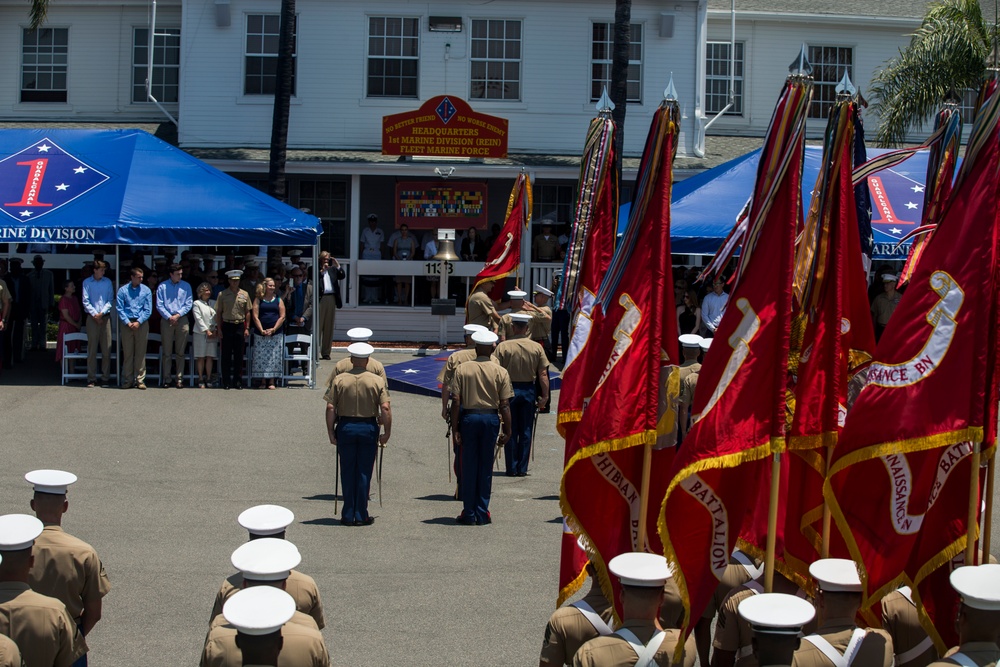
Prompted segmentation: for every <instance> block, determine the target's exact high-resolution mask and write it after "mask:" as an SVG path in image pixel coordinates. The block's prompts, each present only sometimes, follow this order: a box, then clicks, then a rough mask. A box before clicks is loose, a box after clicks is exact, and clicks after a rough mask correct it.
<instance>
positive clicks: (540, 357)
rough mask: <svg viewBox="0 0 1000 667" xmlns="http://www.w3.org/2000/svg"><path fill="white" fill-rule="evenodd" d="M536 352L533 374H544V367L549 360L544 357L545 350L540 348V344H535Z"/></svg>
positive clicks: (547, 364)
mask: <svg viewBox="0 0 1000 667" xmlns="http://www.w3.org/2000/svg"><path fill="white" fill-rule="evenodd" d="M536 347H537V348H538V353H537V354H536V355H535V356H536V360H535V374H536V376H537V374H538V373H541V374H543V375H544V374H545V369H546V368H548V367H549V360H548V359H546V358H545V350H543V349H542V346H541V345H537V344H536Z"/></svg>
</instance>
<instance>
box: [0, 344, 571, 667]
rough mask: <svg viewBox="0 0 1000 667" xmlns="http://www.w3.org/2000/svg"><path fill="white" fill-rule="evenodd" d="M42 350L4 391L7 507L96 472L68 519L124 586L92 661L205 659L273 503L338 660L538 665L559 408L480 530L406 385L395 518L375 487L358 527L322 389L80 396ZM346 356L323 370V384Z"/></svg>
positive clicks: (8, 377)
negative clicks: (55, 476)
mask: <svg viewBox="0 0 1000 667" xmlns="http://www.w3.org/2000/svg"><path fill="white" fill-rule="evenodd" d="M30 354H31V355H33V356H32V357H31V359H30V363H29V364H26V365H23V366H18V367H16V368H14V369H13V370H12V371H9V372H8V371H5V372H4V375H3V378H2V382H3V384H2V385H0V405H2V406H3V411H2V414H3V418H2V422H0V423H2V427H0V428H2V433H3V436H2V441H3V443H4V444H3V447H2V451H3V465H2V466H0V489H2V491H0V514H6V513H12V512H22V513H28V514H30V513H31V510H30V508H29V507H28V502H29V500H30V498H31V487H30V486H29V485H28V484H27V483H26V482H25V481H24V478H23V476H24V473H26V472H28V471H30V470H33V469H36V468H59V469H65V470H69V471H72V472H74V473H76V474H77V475H79V477H80V481H79V482H78V483H77V484H75V485H74V486H73V487H72V488H71V489H70V494H69V501H70V509H69V512H68V513H67V514H66V515H65V517H64V522H63V525H64V527H65V528H66V529H67V531H69V532H71V533H73V534H75V535H77V536H79V537H80V538H81V539H84V540H86V541H88V542H90V543H91V544H92V545H93V546H94V547H95V548H96V549H97V551H98V553H99V554H100V556H101V559H102V560H103V562H104V565H105V567H106V569H107V571H108V576H109V577H110V579H111V584H112V589H111V593H110V594H109V595H108V596H107V597H106V598H105V599H104V618H103V619H102V620H101V622H100V623H98V625H97V627H96V628H95V629H94V631H93V632H92V633H91V634H90V636H89V637H88V643H89V644H90V647H91V653H90V664H92V665H100V666H102V667H135V666H136V665H143V666H144V667H158V666H160V667H178V666H179V665H196V664H197V663H198V659H199V656H200V653H201V648H202V645H203V643H204V639H205V634H206V632H207V630H208V621H209V618H208V617H209V613H210V612H211V609H212V603H213V601H214V599H215V594H216V592H217V591H218V589H219V586H220V584H221V583H222V581H223V579H224V578H225V577H227V576H229V575H230V574H232V572H233V571H234V570H233V568H232V566H231V564H230V562H229V557H230V554H231V553H232V551H233V550H234V549H235V548H236V547H238V546H239V545H240V544H242V543H244V542H245V541H246V539H247V533H246V531H244V530H243V529H242V528H240V526H239V525H238V524H237V523H236V517H237V515H239V513H240V512H241V511H243V510H244V509H246V508H247V507H250V506H252V505H257V504H262V503H275V504H279V505H284V506H286V507H288V508H289V509H291V510H292V511H293V512H294V513H295V522H294V523H293V524H292V525H291V526H289V528H288V532H287V538H288V539H289V540H291V541H292V542H294V543H295V544H296V545H297V546H298V548H299V550H300V552H301V553H302V564H301V565H300V566H299V568H298V569H299V570H301V571H302V572H304V573H306V574H309V575H311V576H312V577H314V578H315V579H316V583H317V585H318V587H319V590H320V595H321V597H322V602H323V606H324V608H325V613H326V628H325V629H324V630H323V635H324V637H325V639H326V644H327V647H328V648H329V650H330V655H331V659H332V663H333V664H334V665H393V664H399V665H401V664H407V665H536V664H538V652H539V649H540V648H541V643H542V637H543V634H544V628H545V622H546V620H547V619H548V616H549V614H551V613H552V610H553V609H554V605H555V600H556V592H557V591H556V588H557V580H558V564H559V543H560V535H561V530H562V522H561V518H560V512H559V502H558V494H559V478H560V474H561V470H562V458H563V441H562V439H561V438H560V437H559V436H558V434H557V433H556V431H555V414H554V413H553V414H549V415H540V416H539V419H538V434H537V436H536V440H535V461H534V462H533V464H532V465H531V467H530V470H529V472H530V474H529V476H528V477H521V478H509V477H506V476H504V475H503V473H502V472H496V473H495V474H496V475H498V476H495V477H494V484H493V499H492V503H491V511H492V515H493V519H494V522H493V524H492V525H489V526H461V525H456V524H455V521H454V519H455V517H456V516H457V515H458V513H459V511H460V510H461V504H460V503H459V502H457V501H455V500H453V499H452V494H453V492H454V487H455V483H454V480H453V481H452V482H449V481H448V468H447V457H446V451H447V450H446V448H445V437H444V436H445V428H446V427H445V423H444V421H443V420H442V419H441V417H440V412H441V406H440V399H439V398H437V399H435V398H430V397H424V396H416V395H412V394H404V393H401V392H393V394H392V410H393V430H392V438H391V440H390V441H389V443H388V446H387V448H386V449H385V453H384V457H385V458H384V464H383V483H382V498H383V507H381V508H380V507H379V503H378V491H377V486H376V485H375V484H374V483H373V486H372V494H373V497H372V501H371V505H370V508H371V511H372V515H373V516H375V517H376V521H375V524H374V525H373V526H368V527H345V526H341V525H340V522H339V521H338V520H337V518H336V517H337V516H338V515H337V513H336V512H334V495H333V494H334V462H335V459H334V454H333V446H332V445H330V443H329V440H328V438H327V435H326V429H325V424H324V411H325V402H324V401H323V392H322V391H321V390H320V389H316V390H308V389H304V388H288V389H278V390H275V391H268V390H255V389H244V390H242V391H236V390H230V391H224V390H221V389H192V388H184V389H160V388H153V387H152V386H150V388H149V389H148V390H147V391H139V390H137V389H130V390H121V389H110V388H107V389H102V388H99V387H98V388H93V389H87V388H85V387H84V386H83V384H81V383H75V384H70V385H68V386H65V387H61V386H59V372H58V367H57V364H56V363H55V362H54V361H53V360H52V351H51V350H50V351H48V352H47V353H42V352H32V353H30ZM43 354H46V355H48V358H47V359H40V358H39V357H40V356H41V355H43ZM376 355H377V357H378V358H379V359H380V360H381V361H383V363H385V364H387V365H388V364H390V363H395V362H397V361H405V360H407V359H412V358H413V357H412V355H408V354H404V353H390V352H384V351H381V350H380V351H378V352H377V353H376ZM340 356H343V353H341V354H339V355H338V354H337V352H336V351H335V352H334V359H333V360H332V361H324V362H322V363H321V365H320V370H319V373H318V375H317V377H318V379H319V380H320V382H319V383H318V385H319V384H322V383H323V381H324V380H325V379H326V377H327V376H328V374H329V372H330V370H331V369H332V367H333V364H334V363H335V362H336V361H337V359H338V358H339V357H340ZM556 397H557V395H556V396H554V398H556ZM554 405H555V400H554V401H553V406H554ZM500 467H501V468H502V467H503V463H502V461H501V463H500Z"/></svg>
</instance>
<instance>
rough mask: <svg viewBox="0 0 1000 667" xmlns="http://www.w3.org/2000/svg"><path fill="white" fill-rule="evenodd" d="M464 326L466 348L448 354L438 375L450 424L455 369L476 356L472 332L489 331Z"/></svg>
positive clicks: (458, 475) (458, 464)
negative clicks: (452, 383)
mask: <svg viewBox="0 0 1000 667" xmlns="http://www.w3.org/2000/svg"><path fill="white" fill-rule="evenodd" d="M462 328H463V329H464V330H465V348H464V349H461V350H458V351H456V352H452V353H451V354H450V355H448V360H447V361H445V362H444V366H442V367H441V372H440V373H438V376H437V381H438V384H440V385H441V419H443V420H445V422H447V423H448V424H451V389H450V387H451V382H452V380H453V379H454V378H455V369H456V368H458V367H459V366H461V365H462V364H463V363H465V362H466V361H472V360H473V359H475V358H476V344H475V343H474V342H473V341H472V334H474V333H476V332H477V331H489V330H488V329H487V328H486V327H484V326H482V325H479V324H466V325H465V326H464V327H462ZM454 426H455V428H453V429H451V431H452V436H451V449H452V453H453V454H454V455H455V463H454V471H455V500H458V498H459V489H460V488H462V456H461V452H462V450H461V448H460V447H459V446H458V443H457V442H456V441H455V430H457V425H454Z"/></svg>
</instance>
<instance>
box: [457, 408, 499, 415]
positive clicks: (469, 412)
mask: <svg viewBox="0 0 1000 667" xmlns="http://www.w3.org/2000/svg"><path fill="white" fill-rule="evenodd" d="M462 414H465V415H495V414H497V411H496V409H490V408H485V409H481V408H472V409H466V408H462Z"/></svg>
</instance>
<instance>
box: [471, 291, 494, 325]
mask: <svg viewBox="0 0 1000 667" xmlns="http://www.w3.org/2000/svg"><path fill="white" fill-rule="evenodd" d="M496 312H497V306H496V304H495V303H493V299H491V298H490V295H489V294H487V293H486V292H473V293H472V296H470V297H469V302H468V303H466V304H465V323H466V324H479V325H482V326H484V327H486V328H487V329H489V330H490V331H496V330H497V327H496V323H495V322H494V321H493V317H492V315H493V314H494V313H496Z"/></svg>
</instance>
